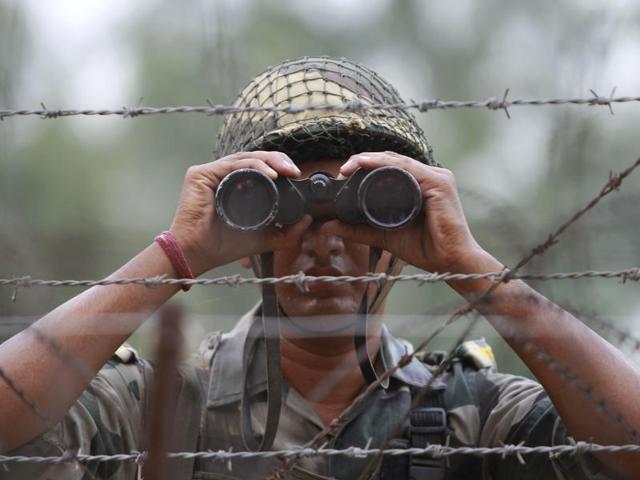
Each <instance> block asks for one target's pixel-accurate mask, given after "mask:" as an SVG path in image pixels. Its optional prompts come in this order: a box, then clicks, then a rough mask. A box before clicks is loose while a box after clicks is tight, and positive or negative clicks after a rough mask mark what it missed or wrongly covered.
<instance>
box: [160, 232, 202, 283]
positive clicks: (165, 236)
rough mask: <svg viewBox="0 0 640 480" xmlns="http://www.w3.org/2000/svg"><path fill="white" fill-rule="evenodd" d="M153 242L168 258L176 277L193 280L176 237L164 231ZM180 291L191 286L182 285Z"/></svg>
mask: <svg viewBox="0 0 640 480" xmlns="http://www.w3.org/2000/svg"><path fill="white" fill-rule="evenodd" d="M154 241H155V242H156V243H157V244H158V245H160V247H161V248H162V250H163V252H164V254H165V255H166V256H167V257H168V258H169V261H170V262H171V265H172V267H173V270H174V272H175V274H176V277H178V278H182V279H192V278H194V275H193V272H192V270H191V267H190V266H189V262H188V260H187V258H186V257H185V254H184V251H183V249H182V246H181V245H180V243H179V241H178V239H177V237H176V236H175V235H174V234H173V232H171V231H170V230H165V231H164V232H162V233H160V234H159V235H158V236H156V237H155V239H154ZM181 288H182V290H184V291H187V290H190V289H191V285H184V284H183V285H182V287H181Z"/></svg>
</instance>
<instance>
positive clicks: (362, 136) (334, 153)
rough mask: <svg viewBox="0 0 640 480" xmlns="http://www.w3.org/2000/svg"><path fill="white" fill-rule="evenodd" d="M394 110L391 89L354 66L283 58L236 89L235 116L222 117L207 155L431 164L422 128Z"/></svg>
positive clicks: (398, 107)
mask: <svg viewBox="0 0 640 480" xmlns="http://www.w3.org/2000/svg"><path fill="white" fill-rule="evenodd" d="M345 104H349V105H352V106H353V108H351V109H349V108H346V109H345V108H343V107H344V105H345ZM310 105H314V106H315V105H322V106H336V107H337V108H335V109H331V108H321V109H306V108H307V107H309V106H310ZM381 105H384V107H383V108H376V106H381ZM402 105H403V100H402V98H401V97H400V95H399V94H398V92H397V91H396V89H395V88H394V87H393V86H392V85H391V84H390V83H389V82H387V81H386V80H384V79H383V78H382V77H380V76H379V75H378V74H377V73H375V72H374V71H373V70H371V69H369V68H367V67H364V66H362V65H359V64H355V63H353V62H351V61H349V60H346V59H342V58H340V59H336V58H330V57H304V58H300V59H296V60H288V61H285V62H283V63H281V64H278V65H275V66H272V67H269V68H267V69H266V70H265V71H264V72H262V73H261V74H259V75H258V76H257V77H255V78H254V79H253V80H252V81H251V82H250V83H249V84H248V85H247V86H246V87H245V88H244V89H243V90H242V92H241V93H240V95H239V96H238V98H237V99H236V101H235V103H234V106H235V107H238V108H239V109H240V110H241V111H239V112H236V113H233V114H230V115H228V116H227V117H226V119H225V122H224V124H223V126H222V128H221V130H220V133H219V135H218V140H217V142H216V143H217V147H216V151H215V154H216V156H217V157H218V158H219V157H223V156H226V155H229V154H232V153H235V152H240V151H252V150H277V151H281V152H284V153H286V154H288V155H289V156H290V157H291V158H292V159H293V161H294V162H296V163H300V162H305V161H308V160H317V159H328V158H331V159H347V158H348V157H349V156H351V155H353V154H356V153H359V152H363V151H384V150H391V151H395V152H397V153H400V154H403V155H407V156H410V157H412V158H415V159H416V160H418V161H421V162H423V163H427V164H430V165H435V162H434V160H433V154H432V150H431V146H430V145H429V143H428V142H427V140H426V138H425V136H424V133H423V131H422V129H421V128H420V127H419V126H418V124H417V122H416V120H415V118H414V117H413V115H411V114H410V113H409V112H408V111H407V110H406V109H405V108H402ZM360 106H364V107H365V108H359V107H360ZM254 108H255V109H257V110H255V111H251V110H249V111H247V109H254ZM285 109H286V110H285Z"/></svg>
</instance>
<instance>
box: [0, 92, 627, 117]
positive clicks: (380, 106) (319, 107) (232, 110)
mask: <svg viewBox="0 0 640 480" xmlns="http://www.w3.org/2000/svg"><path fill="white" fill-rule="evenodd" d="M589 91H590V93H591V96H588V97H567V98H530V99H527V98H517V99H509V98H508V95H509V89H507V90H505V92H504V94H503V95H501V96H499V97H489V98H487V99H485V100H440V99H437V98H427V99H423V100H412V101H409V102H400V103H365V102H362V101H357V100H356V101H350V102H346V103H339V104H328V103H318V104H308V105H284V106H273V107H267V106H255V107H236V106H233V105H220V104H213V103H211V102H210V101H209V100H207V105H180V106H164V107H144V106H135V107H120V108H111V109H91V108H88V109H75V108H60V109H51V108H48V107H47V106H46V105H45V104H44V103H41V104H40V106H41V108H37V109H25V108H23V109H8V108H5V109H0V120H4V119H5V118H9V117H18V116H20V117H24V116H35V117H39V118H41V119H55V118H62V117H72V116H120V117H122V118H134V117H140V116H147V115H160V114H177V113H181V114H190V113H198V114H204V115H209V116H211V115H232V114H238V113H292V114H295V113H301V112H305V111H313V110H315V111H352V112H363V111H367V110H397V109H404V110H416V111H418V112H429V111H432V110H449V109H459V108H485V109H488V110H492V111H497V110H502V111H504V112H505V114H506V115H507V117H509V118H511V115H510V113H509V109H510V108H511V107H525V106H526V107H541V106H560V105H578V106H603V107H607V108H608V109H609V111H610V112H611V113H613V105H614V104H620V103H638V102H640V96H614V95H615V88H614V89H613V90H612V91H611V93H610V94H609V96H602V95H599V94H598V93H596V92H595V91H594V90H593V89H590V90H589Z"/></svg>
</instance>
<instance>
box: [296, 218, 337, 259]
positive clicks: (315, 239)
mask: <svg viewBox="0 0 640 480" xmlns="http://www.w3.org/2000/svg"><path fill="white" fill-rule="evenodd" d="M323 223H324V222H319V221H314V222H313V223H312V224H311V226H310V227H309V228H308V229H307V231H306V232H305V233H304V235H303V237H302V250H303V251H305V252H306V253H309V254H312V255H316V256H331V255H338V254H340V253H342V252H344V241H343V240H342V238H341V237H338V236H337V235H333V234H331V233H325V232H323V231H322V229H321V228H320V227H321V226H322V224H323Z"/></svg>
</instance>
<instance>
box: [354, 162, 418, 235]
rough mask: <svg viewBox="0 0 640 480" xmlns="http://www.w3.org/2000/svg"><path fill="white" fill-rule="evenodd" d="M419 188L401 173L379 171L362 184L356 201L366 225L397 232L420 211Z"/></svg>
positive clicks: (384, 169) (394, 170)
mask: <svg viewBox="0 0 640 480" xmlns="http://www.w3.org/2000/svg"><path fill="white" fill-rule="evenodd" d="M421 200H422V198H421V194H420V187H419V186H418V183H417V182H416V180H415V179H414V178H413V177H412V176H411V175H410V174H408V173H407V172H405V171H404V170H400V169H398V168H393V167H382V168H379V169H377V170H374V171H372V172H371V173H370V174H369V175H367V177H365V179H364V180H363V181H362V185H361V187H360V201H361V202H362V203H361V205H362V210H363V212H364V214H365V216H366V218H367V221H368V222H369V223H370V224H372V225H374V226H376V227H379V228H386V229H391V228H399V227H402V226H403V225H405V224H407V223H409V222H411V221H412V220H413V219H414V218H415V217H416V215H417V214H418V212H419V211H420V207H421Z"/></svg>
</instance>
